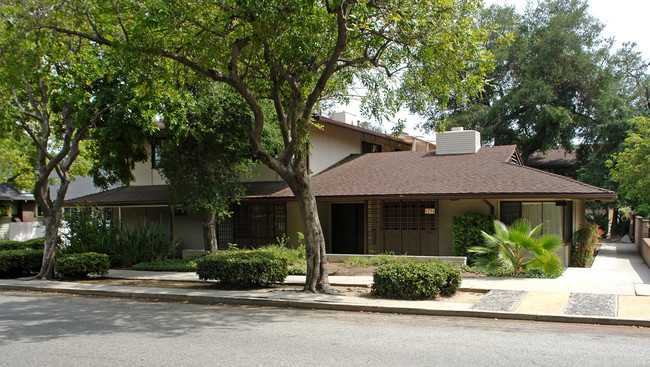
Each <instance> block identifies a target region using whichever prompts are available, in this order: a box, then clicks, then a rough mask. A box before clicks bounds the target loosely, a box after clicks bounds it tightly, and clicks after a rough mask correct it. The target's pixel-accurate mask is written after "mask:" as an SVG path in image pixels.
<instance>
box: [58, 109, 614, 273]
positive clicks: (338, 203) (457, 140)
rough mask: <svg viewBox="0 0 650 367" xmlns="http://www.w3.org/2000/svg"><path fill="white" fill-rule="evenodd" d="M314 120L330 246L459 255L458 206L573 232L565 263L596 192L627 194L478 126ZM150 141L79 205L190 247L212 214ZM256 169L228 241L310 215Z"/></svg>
mask: <svg viewBox="0 0 650 367" xmlns="http://www.w3.org/2000/svg"><path fill="white" fill-rule="evenodd" d="M314 119H315V123H316V124H317V125H318V127H314V128H312V130H311V144H310V155H309V163H308V164H309V169H310V170H311V172H312V178H311V183H312V187H313V190H314V193H315V195H316V199H317V203H318V211H319V217H320V220H321V225H322V227H323V232H324V235H325V241H326V244H327V251H328V252H329V253H343V254H379V253H385V252H392V253H395V254H409V255H431V256H448V255H453V246H452V232H451V223H452V219H453V217H454V216H457V215H462V214H467V213H486V214H494V215H495V216H496V217H497V218H500V219H501V220H502V221H504V222H505V223H511V222H513V221H514V220H516V219H518V218H526V219H529V220H530V221H531V223H532V224H533V225H536V224H539V223H544V226H543V232H544V233H555V234H558V235H559V236H561V237H562V238H563V239H564V240H565V243H566V244H567V245H565V248H564V249H563V251H562V253H561V254H560V255H561V256H562V257H563V259H564V260H565V264H566V263H567V262H568V255H569V243H570V242H569V239H570V237H571V234H572V233H573V231H575V229H577V227H578V226H579V225H580V224H582V223H583V222H584V221H585V202H586V201H589V200H614V199H615V198H616V194H615V193H614V192H612V191H608V190H604V189H601V188H598V187H594V186H590V185H587V184H585V183H582V182H579V181H576V180H573V179H571V178H568V177H564V176H559V175H556V174H553V173H549V172H545V171H541V170H538V169H534V168H531V167H526V166H524V165H523V164H522V162H521V159H520V156H519V153H518V151H517V149H516V147H515V146H496V147H490V146H485V147H482V146H481V144H480V134H479V133H478V132H476V131H472V130H462V129H455V131H450V132H445V133H443V134H438V138H437V142H436V143H437V144H436V146H435V150H427V149H430V148H427V149H422V148H421V146H422V141H421V140H419V139H404V138H396V137H393V136H390V135H386V134H382V133H379V132H375V131H370V130H367V129H364V128H360V127H358V126H355V125H354V124H350V123H346V122H341V121H336V120H332V119H328V118H324V117H319V116H315V117H314ZM415 144H420V147H419V148H418V147H416V146H415ZM425 146H427V147H431V148H434V146H432V145H430V144H425ZM147 149H148V150H149V151H150V152H151V154H150V155H151V157H152V159H151V161H150V162H146V163H141V164H138V165H137V166H136V168H135V172H134V174H135V177H136V180H135V182H134V183H133V184H131V186H129V187H121V188H117V189H113V190H109V191H106V192H103V193H99V194H95V195H89V196H86V197H82V198H79V199H76V200H73V201H71V202H70V204H74V203H80V202H84V201H86V202H90V203H93V204H95V205H98V206H101V207H105V208H111V212H112V215H113V217H115V218H120V219H121V220H122V221H123V223H125V224H126V225H128V224H129V223H133V222H135V221H138V220H143V219H146V220H148V221H155V222H161V223H162V224H163V226H164V227H165V228H166V229H167V230H168V231H169V233H170V234H173V236H174V237H176V238H181V239H182V248H183V250H203V249H204V244H203V237H202V227H201V218H199V217H194V216H188V215H181V214H180V213H178V212H175V210H174V209H173V208H171V207H170V205H169V202H168V201H167V195H166V187H165V185H164V180H163V179H162V177H161V175H160V173H159V172H158V169H157V168H156V167H155V161H156V145H155V144H154V145H153V148H152V145H149V144H148V145H147ZM254 177H255V178H254V180H252V181H251V182H249V183H247V194H246V197H245V198H244V199H243V200H242V201H241V204H240V205H238V206H236V207H235V208H233V215H232V217H231V218H228V219H227V220H223V221H222V222H221V223H219V227H218V234H217V236H218V239H217V240H218V241H217V242H218V244H219V247H220V248H223V249H225V248H227V246H228V244H229V243H236V244H237V245H238V246H239V247H249V246H251V247H254V246H260V245H264V244H268V243H271V242H273V241H274V240H275V238H276V237H278V236H281V235H283V234H286V235H287V236H289V238H290V243H292V244H297V243H298V241H299V235H298V232H301V231H302V227H301V226H302V222H301V219H300V212H299V209H298V205H297V202H296V201H295V199H294V197H293V194H292V193H291V191H290V190H289V189H288V187H287V185H286V184H285V183H284V182H283V181H282V180H281V179H280V178H279V176H278V175H277V174H275V172H273V171H271V170H270V169H268V168H266V167H264V166H260V167H258V168H257V170H256V173H255V176H254Z"/></svg>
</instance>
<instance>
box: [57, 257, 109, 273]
mask: <svg viewBox="0 0 650 367" xmlns="http://www.w3.org/2000/svg"><path fill="white" fill-rule="evenodd" d="M55 269H56V272H57V273H58V274H59V275H60V276H62V277H64V278H73V279H79V278H86V277H88V275H89V274H94V275H100V276H104V275H106V274H108V255H106V254H98V253H96V252H85V253H81V254H68V255H61V256H58V257H57V258H56V266H55Z"/></svg>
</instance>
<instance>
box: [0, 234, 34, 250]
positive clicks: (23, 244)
mask: <svg viewBox="0 0 650 367" xmlns="http://www.w3.org/2000/svg"><path fill="white" fill-rule="evenodd" d="M44 242H45V239H44V238H43V237H39V238H34V239H31V240H27V241H0V251H8V250H41V251H42V250H43V243H44Z"/></svg>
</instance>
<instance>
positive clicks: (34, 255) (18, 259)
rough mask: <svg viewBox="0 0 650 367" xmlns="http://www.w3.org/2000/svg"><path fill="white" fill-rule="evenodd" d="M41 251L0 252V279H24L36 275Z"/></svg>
mask: <svg viewBox="0 0 650 367" xmlns="http://www.w3.org/2000/svg"><path fill="white" fill-rule="evenodd" d="M42 262H43V250H7V251H0V278H16V277H25V276H30V275H32V274H35V273H38V271H39V270H40V269H41V264H42Z"/></svg>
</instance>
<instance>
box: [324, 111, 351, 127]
mask: <svg viewBox="0 0 650 367" xmlns="http://www.w3.org/2000/svg"><path fill="white" fill-rule="evenodd" d="M330 119H332V120H334V121H339V122H344V123H346V124H350V125H354V121H355V120H358V117H357V116H355V115H353V114H351V113H348V112H345V111H343V112H336V113H333V114H332V116H331V117H330Z"/></svg>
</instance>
